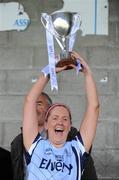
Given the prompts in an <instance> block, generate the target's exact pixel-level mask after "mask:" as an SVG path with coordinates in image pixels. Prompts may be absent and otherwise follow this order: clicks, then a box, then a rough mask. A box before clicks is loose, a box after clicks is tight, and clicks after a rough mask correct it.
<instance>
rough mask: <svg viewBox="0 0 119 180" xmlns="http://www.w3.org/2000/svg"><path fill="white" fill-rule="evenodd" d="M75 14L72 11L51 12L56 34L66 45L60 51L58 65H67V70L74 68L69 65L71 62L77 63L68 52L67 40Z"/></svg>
mask: <svg viewBox="0 0 119 180" xmlns="http://www.w3.org/2000/svg"><path fill="white" fill-rule="evenodd" d="M74 14H75V13H71V12H54V13H52V14H51V18H52V23H53V26H54V30H55V35H56V37H57V38H58V39H59V40H60V41H61V43H62V45H63V47H64V48H63V49H62V52H61V53H60V60H59V61H58V62H57V64H56V67H64V66H67V68H66V70H69V69H72V67H71V66H68V65H70V64H73V65H75V66H76V65H77V62H76V60H75V59H72V58H71V56H70V52H68V44H67V42H66V41H67V40H68V37H69V36H70V33H71V28H72V26H73V16H74Z"/></svg>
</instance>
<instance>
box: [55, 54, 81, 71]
mask: <svg viewBox="0 0 119 180" xmlns="http://www.w3.org/2000/svg"><path fill="white" fill-rule="evenodd" d="M70 64H73V65H75V66H77V61H76V59H72V58H70V57H69V58H66V59H61V60H60V61H58V62H57V64H56V67H64V66H67V68H66V69H65V70H70V69H73V68H72V67H70ZM68 65H69V66H68Z"/></svg>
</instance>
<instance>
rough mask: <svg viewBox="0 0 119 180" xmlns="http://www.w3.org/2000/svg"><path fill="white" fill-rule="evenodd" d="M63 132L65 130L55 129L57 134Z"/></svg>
mask: <svg viewBox="0 0 119 180" xmlns="http://www.w3.org/2000/svg"><path fill="white" fill-rule="evenodd" d="M63 132H64V130H63V129H58V128H57V129H55V133H56V134H57V135H62V134H63Z"/></svg>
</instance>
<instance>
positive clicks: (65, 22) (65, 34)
mask: <svg viewBox="0 0 119 180" xmlns="http://www.w3.org/2000/svg"><path fill="white" fill-rule="evenodd" d="M41 22H42V24H43V26H44V27H45V29H46V39H47V50H48V59H49V72H50V81H51V89H53V88H56V89H58V86H57V79H56V72H55V67H63V66H65V65H67V69H72V68H71V66H68V65H69V64H74V65H76V66H77V61H76V59H73V58H72V57H71V56H70V52H71V51H72V49H73V45H74V42H75V39H76V32H77V31H78V29H79V28H80V25H81V17H80V14H79V13H76V12H59V11H56V12H53V13H52V14H50V15H48V14H47V13H42V15H41ZM54 38H55V40H56V41H57V43H58V44H59V46H60V48H61V53H60V56H59V58H58V60H57V59H56V56H57V55H56V54H55V49H54ZM67 69H66V70H67Z"/></svg>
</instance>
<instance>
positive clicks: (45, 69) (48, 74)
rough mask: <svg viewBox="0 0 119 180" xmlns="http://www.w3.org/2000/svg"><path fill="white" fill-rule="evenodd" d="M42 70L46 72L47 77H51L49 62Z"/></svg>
mask: <svg viewBox="0 0 119 180" xmlns="http://www.w3.org/2000/svg"><path fill="white" fill-rule="evenodd" d="M41 72H42V73H43V74H44V76H45V77H50V72H49V64H48V65H47V66H45V67H44V68H43V69H42V70H41Z"/></svg>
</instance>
